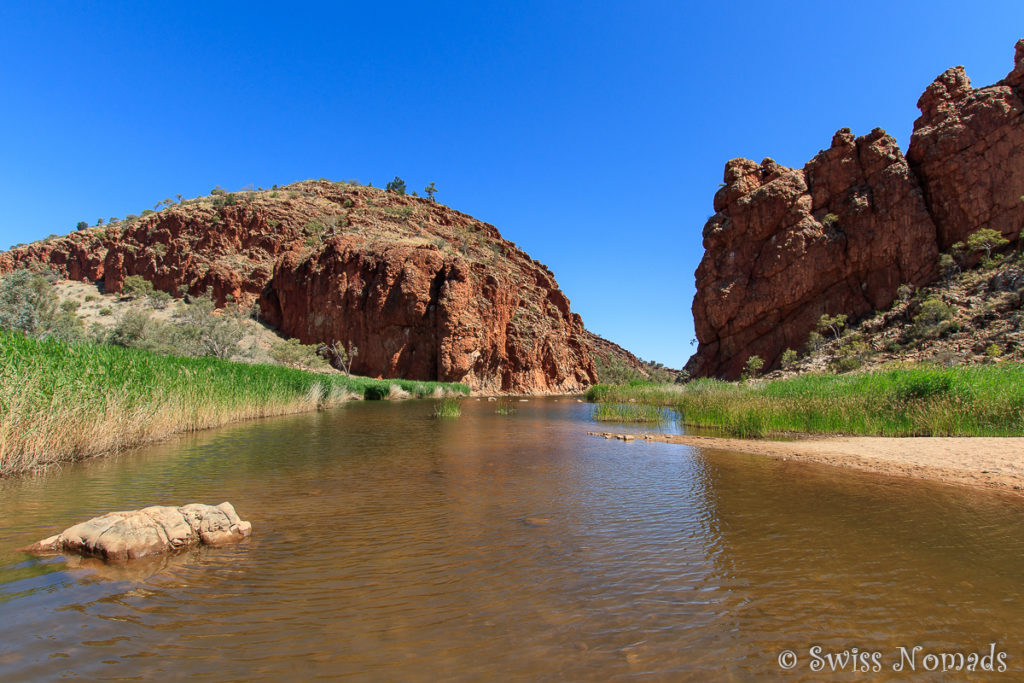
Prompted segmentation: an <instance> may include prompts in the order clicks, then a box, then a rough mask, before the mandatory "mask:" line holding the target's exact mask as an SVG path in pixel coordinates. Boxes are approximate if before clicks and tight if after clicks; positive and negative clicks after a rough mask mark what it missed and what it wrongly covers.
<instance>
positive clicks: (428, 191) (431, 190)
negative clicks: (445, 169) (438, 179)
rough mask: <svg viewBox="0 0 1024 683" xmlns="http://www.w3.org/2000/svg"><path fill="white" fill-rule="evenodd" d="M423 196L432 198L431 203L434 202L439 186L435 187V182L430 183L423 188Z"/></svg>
mask: <svg viewBox="0 0 1024 683" xmlns="http://www.w3.org/2000/svg"><path fill="white" fill-rule="evenodd" d="M423 194H425V195H427V197H429V198H430V201H434V195H435V194H437V186H436V185H434V181H430V183H429V184H428V185H427V186H426V187H424V188H423Z"/></svg>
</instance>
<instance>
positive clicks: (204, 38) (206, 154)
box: [0, 0, 1024, 367]
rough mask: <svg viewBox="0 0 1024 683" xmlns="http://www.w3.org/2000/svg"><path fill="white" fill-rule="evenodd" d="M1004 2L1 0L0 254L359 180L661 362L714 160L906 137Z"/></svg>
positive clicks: (999, 36)
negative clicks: (155, 217) (217, 196)
mask: <svg viewBox="0 0 1024 683" xmlns="http://www.w3.org/2000/svg"><path fill="white" fill-rule="evenodd" d="M1021 37H1024V4H1022V3H1020V2H1019V0H1016V1H1012V2H1011V1H1005V2H1004V1H994V2H986V3H980V4H978V5H976V6H973V7H968V5H965V4H963V3H952V2H927V3H925V2H920V3H918V2H906V3H898V2H884V3H883V2H859V3H843V4H840V3H829V2H813V3H800V2H786V3H778V4H777V5H775V4H773V3H766V2H759V3H747V2H730V3H693V4H690V3H684V2H642V1H640V2H631V3H621V2H529V1H522V0H520V1H519V2H514V3H486V2H472V3H468V2H467V3H458V2H454V3H448V2H430V3H426V2H416V3H406V2H388V3H344V2H334V3H322V4H321V3H316V2H303V3H294V4H292V3H260V2H250V3H245V4H241V3H230V4H229V3H188V2H177V3H162V4H160V5H158V4H157V3H137V2H130V3H129V2H123V3H117V2H97V3H64V2H54V3H45V4H44V3H14V2H8V1H6V0H0V93H3V95H4V99H5V106H4V107H2V108H0V129H2V130H3V134H2V135H0V248H6V247H7V246H9V245H11V244H15V243H19V242H29V241H32V240H35V239H40V238H42V237H45V236H47V235H49V234H51V233H58V234H63V233H66V232H68V231H70V230H71V229H72V228H73V227H74V225H75V223H77V222H78V221H79V220H85V221H89V222H90V223H92V222H94V221H95V220H96V219H97V218H98V217H104V218H107V217H110V216H124V215H126V214H128V213H139V212H141V210H142V209H145V208H150V207H152V205H153V204H154V203H156V202H157V201H159V200H161V199H163V198H165V197H173V196H175V195H176V194H178V193H181V194H183V195H185V196H187V197H192V196H196V195H199V194H206V193H208V192H209V190H210V189H211V188H213V187H215V186H217V185H220V186H223V187H225V188H228V189H238V188H241V187H244V186H246V185H250V184H252V185H255V186H264V187H269V186H271V185H273V184H275V183H276V184H285V183H289V182H293V181H296V180H303V179H307V178H320V177H327V178H331V179H337V180H341V179H348V178H358V179H359V180H361V181H363V182H369V181H372V182H373V183H374V184H375V185H378V186H380V185H383V184H384V183H385V182H386V181H388V180H390V179H391V178H392V177H394V176H395V175H399V176H401V177H402V178H404V179H405V180H406V182H407V183H408V184H409V187H410V189H414V188H422V187H423V186H424V185H425V184H426V183H428V182H430V181H433V182H435V183H437V187H438V188H439V192H438V195H437V198H438V200H439V201H442V202H444V203H445V204H448V205H449V206H452V207H454V208H457V209H459V210H461V211H464V212H466V213H470V214H472V215H474V216H476V217H477V218H479V219H481V220H485V221H488V222H490V223H493V224H495V225H496V226H497V227H498V228H499V229H500V230H501V232H502V234H503V235H504V236H505V237H506V238H508V239H510V240H512V241H514V242H516V243H517V244H519V245H520V246H521V247H523V248H524V249H525V250H526V251H527V252H529V253H530V254H531V255H532V256H533V257H534V258H537V259H539V260H540V261H543V262H544V263H546V264H547V265H548V266H550V267H551V269H552V270H553V271H554V273H555V275H556V277H557V278H558V281H559V283H560V285H561V286H562V288H563V290H564V291H565V292H566V294H567V295H568V296H569V298H570V300H571V301H572V306H573V309H574V310H575V311H576V312H578V313H580V314H581V315H582V316H583V319H584V321H585V322H586V324H587V326H588V327H589V328H590V329H592V330H593V331H595V332H597V333H599V334H601V335H603V336H606V337H608V338H610V339H612V340H613V341H616V342H618V343H620V344H622V345H623V346H625V347H627V348H629V349H630V350H632V351H634V352H635V353H637V354H638V355H640V356H641V357H643V358H645V359H653V360H658V361H661V362H664V363H666V364H668V365H670V366H674V367H679V366H681V365H682V364H683V363H684V362H685V361H686V359H687V358H688V357H689V355H690V354H691V353H692V351H693V350H694V347H692V346H691V345H690V339H691V338H692V337H693V319H692V316H691V313H690V305H691V302H692V299H693V293H694V278H693V273H694V270H695V269H696V267H697V264H698V263H699V261H700V258H701V255H702V251H703V248H702V246H701V237H700V235H701V229H702V227H703V224H704V222H705V221H706V220H707V218H708V217H709V216H710V215H711V213H712V207H711V204H712V196H713V194H714V192H715V190H716V189H717V187H718V185H719V183H720V182H721V180H722V170H723V167H724V164H725V162H726V161H727V160H728V159H730V158H733V157H737V156H744V157H748V158H753V159H756V160H760V159H762V158H764V157H766V156H770V157H772V158H774V159H775V160H777V161H779V162H780V163H783V164H787V165H802V164H803V163H804V162H805V161H807V160H808V159H809V158H810V157H811V156H812V155H813V154H815V153H816V152H817V151H818V150H819V149H821V148H823V147H827V146H828V144H829V142H830V140H831V137H832V134H833V133H834V132H835V131H836V130H837V129H839V128H841V127H844V126H849V127H851V128H852V129H853V131H854V132H855V133H856V134H858V135H860V134H864V133H867V132H868V131H870V130H871V129H872V128H874V127H876V126H881V127H883V128H885V129H886V130H888V131H889V132H890V133H891V134H893V135H895V136H896V137H897V139H899V141H900V143H901V145H903V146H904V149H905V147H906V144H907V142H908V141H909V136H910V131H911V127H912V125H913V121H914V119H915V118H916V116H917V114H918V112H917V109H916V106H915V105H916V102H917V98H918V96H919V95H920V93H921V92H922V91H923V89H924V88H925V86H927V85H928V83H930V82H931V81H932V80H933V79H934V77H935V76H937V75H938V74H939V73H941V72H942V71H943V70H945V69H946V68H948V67H950V66H954V65H956V64H964V65H966V66H967V72H968V75H969V76H971V78H972V81H973V82H974V83H975V85H987V84H989V83H991V82H994V81H996V80H999V79H1000V78H1002V77H1004V76H1005V75H1006V73H1007V72H1008V71H1009V70H1010V69H1011V67H1012V59H1013V45H1014V43H1015V42H1016V40H1017V39H1018V38H1021Z"/></svg>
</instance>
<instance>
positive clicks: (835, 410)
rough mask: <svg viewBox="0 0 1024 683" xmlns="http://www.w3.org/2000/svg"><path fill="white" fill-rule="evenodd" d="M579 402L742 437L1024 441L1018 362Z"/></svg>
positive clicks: (615, 391) (654, 391)
mask: <svg viewBox="0 0 1024 683" xmlns="http://www.w3.org/2000/svg"><path fill="white" fill-rule="evenodd" d="M587 399H588V400H590V401H595V402H601V403H602V404H617V403H622V402H625V401H629V400H630V399H634V400H636V401H637V402H638V403H642V404H646V405H653V406H666V407H671V408H675V410H676V411H678V412H679V414H680V416H681V418H682V420H683V421H684V422H685V423H686V424H689V425H696V426H707V427H719V428H721V429H723V430H724V431H726V432H727V433H729V434H733V435H737V436H746V437H758V436H766V435H770V434H778V433H785V432H805V433H809V434H864V435H875V436H1022V435H1024V365H1021V364H1019V363H1006V362H1003V363H998V364H991V365H976V366H968V367H955V368H940V367H935V366H930V365H920V366H913V367H901V368H891V369H887V370H879V371H875V372H863V373H851V374H845V375H819V374H806V375H800V376H797V377H790V378H786V379H779V380H775V381H771V382H758V383H745V384H738V383H729V382H720V381H717V380H710V379H700V380H695V381H692V382H690V383H688V384H686V385H685V386H681V387H680V386H678V385H660V386H658V385H636V386H608V385H597V386H595V387H592V388H591V389H590V391H589V392H588V393H587ZM599 407H600V406H599Z"/></svg>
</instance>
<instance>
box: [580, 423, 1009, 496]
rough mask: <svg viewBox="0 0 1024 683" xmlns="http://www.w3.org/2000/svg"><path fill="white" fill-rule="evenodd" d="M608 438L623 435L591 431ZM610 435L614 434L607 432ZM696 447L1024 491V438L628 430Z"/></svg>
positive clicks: (643, 436)
mask: <svg viewBox="0 0 1024 683" xmlns="http://www.w3.org/2000/svg"><path fill="white" fill-rule="evenodd" d="M589 434H593V435H594V436H606V437H607V438H615V437H622V436H624V435H616V434H611V433H609V432H589ZM609 434H610V436H609ZM629 436H634V437H635V438H637V439H643V440H647V441H664V442H666V443H678V444H684V445H687V446H696V447H698V448H713V449H717V450H728V451H739V452H741V453H756V454H758V455H766V456H770V457H773V458H780V459H784V460H801V461H805V462H817V463H823V464H826V465H835V466H839V467H853V468H856V469H860V470H868V471H871V472H878V473H881V474H888V475H895V476H904V477H915V478H919V479H932V480H936V481H942V482H946V483H949V484H961V485H967V486H981V487H985V488H995V489H1002V490H1014V491H1024V437H907V438H887V437H874V436H858V437H828V438H820V439H818V438H814V439H801V440H798V441H761V440H754V439H727V438H718V437H709V436H687V435H667V434H636V435H629Z"/></svg>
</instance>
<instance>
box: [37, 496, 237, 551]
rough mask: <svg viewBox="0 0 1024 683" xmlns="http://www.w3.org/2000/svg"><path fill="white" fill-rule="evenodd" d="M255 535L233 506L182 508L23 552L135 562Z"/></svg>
mask: <svg viewBox="0 0 1024 683" xmlns="http://www.w3.org/2000/svg"><path fill="white" fill-rule="evenodd" d="M250 535H252V525H251V524H250V523H249V522H246V521H243V520H242V519H239V517H238V514H237V513H236V512H235V508H234V507H232V505H231V503H226V502H225V503H221V504H220V505H216V506H214V505H203V504H201V503H192V504H190V505H184V506H182V507H170V506H164V505H157V506H153V507H148V508H143V509H141V510H133V511H131V512H111V513H108V514H106V515H103V516H101V517H95V518H93V519H90V520H89V521H87V522H82V523H81V524H76V525H75V526H73V527H70V528H68V529H65V530H64V531H63V532H61V533H60V534H57V535H56V536H51V537H50V538H46V539H43V540H42V541H39V542H38V543H36V544H34V545H31V546H29V547H27V548H22V549H21V551H22V552H28V553H33V554H52V553H66V554H74V555H82V556H85V557H98V558H102V559H103V560H107V561H111V560H113V561H123V560H134V559H137V558H141V557H147V556H150V555H158V554H161V553H169V552H174V551H178V550H182V549H185V548H188V547H191V546H194V545H199V544H202V545H224V544H226V543H235V542H237V541H240V540H242V539H244V538H248V537H249V536H250Z"/></svg>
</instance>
